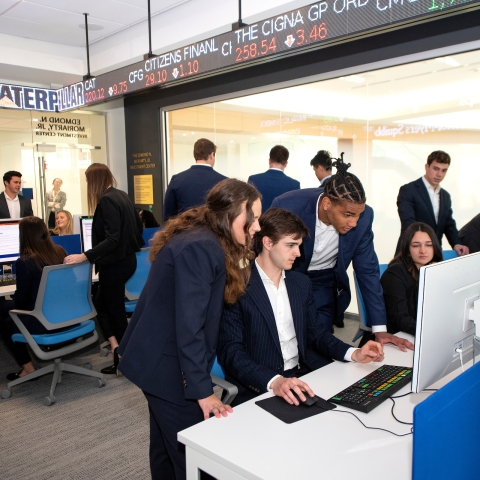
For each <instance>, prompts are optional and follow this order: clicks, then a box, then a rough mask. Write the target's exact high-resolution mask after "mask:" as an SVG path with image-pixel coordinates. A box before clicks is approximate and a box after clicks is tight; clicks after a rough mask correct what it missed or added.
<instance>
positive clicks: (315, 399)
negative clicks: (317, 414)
mask: <svg viewBox="0 0 480 480" xmlns="http://www.w3.org/2000/svg"><path fill="white" fill-rule="evenodd" d="M292 393H293V396H294V397H295V398H296V399H297V400H298V402H299V403H300V405H303V406H304V407H311V406H312V405H315V404H316V403H317V402H318V397H317V396H316V395H314V396H313V397H311V396H310V395H309V394H308V393H307V392H303V394H304V395H305V398H306V400H305V402H302V400H301V399H300V397H299V396H298V395H297V393H296V392H295V390H292Z"/></svg>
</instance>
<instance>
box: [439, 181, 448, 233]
mask: <svg viewBox="0 0 480 480" xmlns="http://www.w3.org/2000/svg"><path fill="white" fill-rule="evenodd" d="M445 197H446V193H445V190H444V189H443V188H442V189H440V207H439V211H438V222H437V225H442V224H443V223H445V220H444V218H445V217H446V215H447V212H448V210H447V209H446V208H445V205H446V201H445Z"/></svg>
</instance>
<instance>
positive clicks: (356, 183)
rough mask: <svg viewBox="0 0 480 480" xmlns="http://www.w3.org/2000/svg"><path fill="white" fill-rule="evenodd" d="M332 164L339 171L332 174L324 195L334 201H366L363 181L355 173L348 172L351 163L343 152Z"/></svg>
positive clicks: (357, 202) (360, 202) (358, 202)
mask: <svg viewBox="0 0 480 480" xmlns="http://www.w3.org/2000/svg"><path fill="white" fill-rule="evenodd" d="M332 165H333V166H334V167H336V169H337V173H336V174H335V175H332V176H331V177H330V178H329V180H328V181H327V183H326V184H325V189H324V191H323V196H324V197H327V198H328V199H329V200H330V201H331V202H332V203H339V202H341V201H342V200H345V201H347V202H352V203H356V204H362V203H365V202H366V201H367V198H366V196H365V190H364V189H363V185H362V182H360V180H359V179H358V178H357V177H356V176H355V175H353V173H348V172H347V170H348V169H349V168H350V166H351V164H350V163H345V162H344V161H343V152H342V153H341V154H340V158H336V159H335V161H334V162H333V164H332Z"/></svg>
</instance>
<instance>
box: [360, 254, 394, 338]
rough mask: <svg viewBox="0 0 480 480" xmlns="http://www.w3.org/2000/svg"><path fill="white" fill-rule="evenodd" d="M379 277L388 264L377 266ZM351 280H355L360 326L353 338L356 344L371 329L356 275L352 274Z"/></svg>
mask: <svg viewBox="0 0 480 480" xmlns="http://www.w3.org/2000/svg"><path fill="white" fill-rule="evenodd" d="M378 267H379V270H380V277H382V275H383V274H384V273H385V270H386V269H387V267H388V264H386V263H381V264H380V265H379V266H378ZM353 278H354V279H355V291H356V292H357V305H358V317H359V322H360V325H359V326H358V332H357V333H356V334H355V336H354V337H353V340H352V341H353V342H356V341H357V340H358V339H359V338H361V337H362V336H363V334H364V333H365V332H371V331H372V329H371V328H370V327H369V326H368V317H367V310H366V308H365V301H364V300H363V296H362V292H361V291H360V286H359V284H358V280H357V275H356V273H355V272H353Z"/></svg>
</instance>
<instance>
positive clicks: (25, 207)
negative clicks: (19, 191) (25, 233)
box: [0, 192, 33, 218]
mask: <svg viewBox="0 0 480 480" xmlns="http://www.w3.org/2000/svg"><path fill="white" fill-rule="evenodd" d="M18 200H19V202H20V218H23V217H31V216H33V210H32V201H31V200H30V199H29V198H26V197H24V196H23V195H18ZM0 218H10V210H9V209H8V205H7V200H6V198H5V192H2V193H0Z"/></svg>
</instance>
